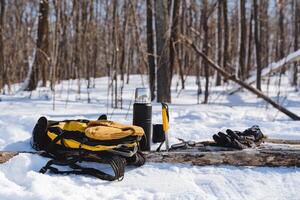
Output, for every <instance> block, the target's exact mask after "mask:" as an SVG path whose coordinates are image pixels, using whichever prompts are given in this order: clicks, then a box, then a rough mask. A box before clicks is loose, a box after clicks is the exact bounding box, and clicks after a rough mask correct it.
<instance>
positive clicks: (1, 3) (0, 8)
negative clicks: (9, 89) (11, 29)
mask: <svg viewBox="0 0 300 200" xmlns="http://www.w3.org/2000/svg"><path fill="white" fill-rule="evenodd" d="M4 13H5V0H0V71H1V80H0V87H1V88H0V91H1V90H2V89H4V85H5V79H6V73H5V65H4V63H5V62H4V44H3V33H4Z"/></svg>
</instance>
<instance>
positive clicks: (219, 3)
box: [216, 0, 222, 86]
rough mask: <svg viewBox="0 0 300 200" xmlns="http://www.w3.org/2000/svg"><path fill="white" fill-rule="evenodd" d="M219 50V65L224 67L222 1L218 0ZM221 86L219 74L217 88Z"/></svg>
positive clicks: (218, 75)
mask: <svg viewBox="0 0 300 200" xmlns="http://www.w3.org/2000/svg"><path fill="white" fill-rule="evenodd" d="M217 49H218V51H217V57H218V65H222V0H218V19H217ZM220 85H221V75H220V74H219V72H217V78H216V86H220Z"/></svg>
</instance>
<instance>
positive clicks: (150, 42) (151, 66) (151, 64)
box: [147, 0, 156, 101]
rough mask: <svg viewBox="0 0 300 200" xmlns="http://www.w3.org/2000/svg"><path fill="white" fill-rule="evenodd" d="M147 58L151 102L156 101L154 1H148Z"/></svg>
mask: <svg viewBox="0 0 300 200" xmlns="http://www.w3.org/2000/svg"><path fill="white" fill-rule="evenodd" d="M147 53H148V54H147V57H148V67H149V85H150V92H151V100H152V101H153V100H154V99H155V88H156V87H155V57H154V38H153V6H152V0H147Z"/></svg>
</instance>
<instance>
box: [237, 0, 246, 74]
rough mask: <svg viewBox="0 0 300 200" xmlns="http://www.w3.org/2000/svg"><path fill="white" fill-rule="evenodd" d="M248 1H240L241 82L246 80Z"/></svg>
mask: <svg viewBox="0 0 300 200" xmlns="http://www.w3.org/2000/svg"><path fill="white" fill-rule="evenodd" d="M246 35H247V26H246V0H240V56H239V65H240V66H239V73H238V74H239V77H240V79H241V80H245V78H246V70H245V69H246V65H245V63H246V45H245V44H246Z"/></svg>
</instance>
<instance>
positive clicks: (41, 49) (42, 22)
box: [27, 0, 49, 91]
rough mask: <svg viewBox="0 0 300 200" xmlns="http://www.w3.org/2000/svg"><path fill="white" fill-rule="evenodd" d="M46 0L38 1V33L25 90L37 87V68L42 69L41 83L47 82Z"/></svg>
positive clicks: (47, 5)
mask: <svg viewBox="0 0 300 200" xmlns="http://www.w3.org/2000/svg"><path fill="white" fill-rule="evenodd" d="M48 13H49V2H48V0H41V1H40V10H39V20H38V35H37V42H36V54H35V59H34V64H33V66H32V67H33V69H32V73H31V76H30V81H29V85H28V88H27V90H29V91H32V90H34V89H35V88H36V87H37V84H38V81H39V68H41V69H42V71H41V72H42V73H41V74H42V85H43V86H46V82H47V67H48V64H49V61H48V59H49V49H48V48H49V38H48V34H49V33H48V31H49V25H48Z"/></svg>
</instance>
